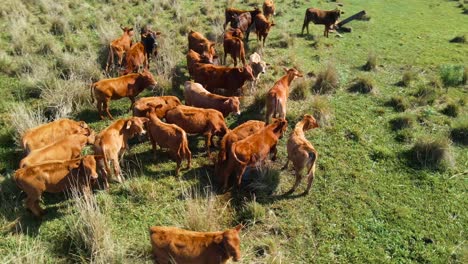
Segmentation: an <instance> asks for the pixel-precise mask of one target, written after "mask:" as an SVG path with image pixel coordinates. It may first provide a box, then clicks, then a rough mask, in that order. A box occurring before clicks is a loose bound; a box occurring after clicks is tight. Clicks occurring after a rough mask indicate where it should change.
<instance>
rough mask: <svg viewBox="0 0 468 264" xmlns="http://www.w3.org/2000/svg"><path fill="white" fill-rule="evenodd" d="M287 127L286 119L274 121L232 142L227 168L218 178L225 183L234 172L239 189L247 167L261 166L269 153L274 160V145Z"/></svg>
mask: <svg viewBox="0 0 468 264" xmlns="http://www.w3.org/2000/svg"><path fill="white" fill-rule="evenodd" d="M287 126H288V122H287V121H286V119H282V118H281V119H274V121H273V123H271V124H269V125H267V126H265V127H264V128H263V129H261V130H260V131H258V132H256V133H255V134H252V135H250V136H248V137H246V138H244V139H242V140H239V141H237V142H234V143H233V144H232V145H231V149H230V153H229V157H228V159H227V166H226V168H225V169H224V170H222V171H221V172H220V175H218V177H219V178H220V179H226V180H225V182H227V179H229V176H230V175H231V174H232V173H233V172H234V173H235V179H236V181H237V187H240V185H241V182H242V175H243V174H244V172H245V169H246V168H247V166H255V165H257V166H258V165H259V164H262V163H263V162H264V161H265V160H266V158H267V157H268V154H269V153H272V154H273V157H272V158H271V159H272V160H273V161H274V160H276V144H277V143H278V140H279V139H280V138H281V137H282V136H283V133H284V131H286V128H287ZM225 187H226V186H225Z"/></svg>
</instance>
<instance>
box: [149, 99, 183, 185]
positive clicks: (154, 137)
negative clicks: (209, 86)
mask: <svg viewBox="0 0 468 264" xmlns="http://www.w3.org/2000/svg"><path fill="white" fill-rule="evenodd" d="M148 107H149V109H150V111H149V112H148V118H149V122H148V123H147V125H148V135H149V138H150V141H151V145H152V146H153V151H154V156H155V158H156V146H157V145H159V146H160V147H162V148H168V149H169V155H170V156H171V157H172V158H173V159H175V160H176V163H177V167H176V176H179V171H180V165H181V164H182V159H186V160H187V169H190V164H191V161H192V153H191V152H190V149H189V147H188V140H187V134H186V133H185V131H184V130H183V129H182V128H180V127H178V126H177V125H174V124H166V123H164V122H162V121H161V120H160V119H159V118H158V114H157V110H158V109H160V108H161V107H163V105H162V104H159V105H154V104H152V103H149V104H148Z"/></svg>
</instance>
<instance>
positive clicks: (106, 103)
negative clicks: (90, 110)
mask: <svg viewBox="0 0 468 264" xmlns="http://www.w3.org/2000/svg"><path fill="white" fill-rule="evenodd" d="M109 102H110V98H106V99H105V100H104V101H103V108H105V109H106V113H107V116H108V117H109V118H110V119H111V120H114V117H112V115H111V113H110V111H109Z"/></svg>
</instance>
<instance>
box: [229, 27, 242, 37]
mask: <svg viewBox="0 0 468 264" xmlns="http://www.w3.org/2000/svg"><path fill="white" fill-rule="evenodd" d="M229 31H230V33H231V35H232V36H233V37H236V38H240V39H244V33H242V30H240V29H238V28H230V29H229Z"/></svg>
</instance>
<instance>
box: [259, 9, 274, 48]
mask: <svg viewBox="0 0 468 264" xmlns="http://www.w3.org/2000/svg"><path fill="white" fill-rule="evenodd" d="M274 25H275V23H273V22H269V21H268V20H267V19H266V17H265V16H264V15H263V14H258V15H257V16H256V17H255V32H256V33H257V40H258V41H262V38H263V42H262V46H265V40H266V38H267V37H268V33H270V29H271V27H272V26H274Z"/></svg>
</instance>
